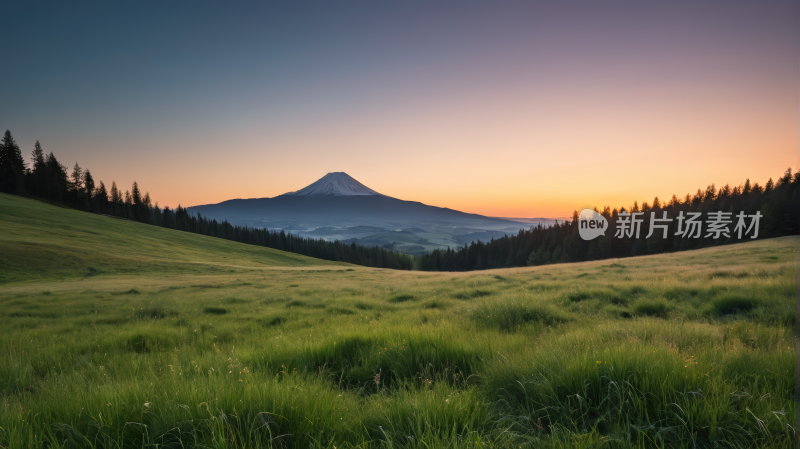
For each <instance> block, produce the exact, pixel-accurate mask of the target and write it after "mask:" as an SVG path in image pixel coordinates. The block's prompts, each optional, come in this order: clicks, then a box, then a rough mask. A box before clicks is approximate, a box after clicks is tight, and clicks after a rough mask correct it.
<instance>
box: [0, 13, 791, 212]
mask: <svg viewBox="0 0 800 449" xmlns="http://www.w3.org/2000/svg"><path fill="white" fill-rule="evenodd" d="M15 3H16V4H11V5H8V4H6V5H4V6H3V7H2V11H3V13H4V14H3V16H4V20H3V25H2V26H0V54H2V64H1V65H0V93H2V95H1V96H0V128H2V130H5V129H10V130H11V132H12V134H13V135H14V137H15V139H16V140H17V143H19V144H20V146H21V148H22V150H23V154H24V156H25V157H26V159H27V158H28V155H29V154H30V151H31V150H32V149H33V145H34V142H35V141H36V140H39V141H40V142H41V144H42V146H43V148H44V149H45V151H46V152H50V151H53V152H54V153H55V155H56V156H57V157H58V158H59V159H60V160H61V161H62V163H64V164H66V165H68V166H70V167H71V166H72V165H73V164H74V163H75V162H76V161H78V162H80V164H81V165H82V166H83V167H88V168H89V169H90V170H91V171H92V174H93V175H94V178H95V180H103V181H104V182H105V183H106V184H107V185H108V186H110V184H111V181H112V180H115V181H116V182H117V184H118V185H119V186H120V187H123V188H129V187H130V184H131V183H132V182H133V181H134V180H135V181H138V183H139V185H140V186H141V187H142V189H143V190H146V191H149V192H150V194H151V196H152V197H153V199H154V200H157V201H158V202H159V204H160V205H161V206H165V205H170V206H172V207H175V206H177V205H178V203H180V204H182V205H183V206H190V205H198V204H207V203H216V202H220V201H223V200H226V199H231V198H255V197H268V196H275V195H279V194H282V193H285V192H287V191H292V190H298V189H300V188H302V187H304V186H306V185H308V184H310V183H311V182H314V181H315V180H317V179H318V178H320V177H322V176H323V175H325V174H326V173H328V172H333V171H344V172H347V173H348V174H350V175H351V176H353V177H354V178H356V179H358V180H359V181H361V182H362V183H364V184H366V185H367V186H369V187H370V188H372V189H374V190H377V191H379V192H381V193H384V194H386V195H390V196H394V197H397V198H402V199H407V200H415V201H421V202H424V203H427V204H431V205H436V206H442V207H450V208H453V209H458V210H462V211H465V212H473V213H481V214H486V215H494V216H514V217H540V216H546V217H560V216H566V215H570V214H571V212H572V210H574V209H576V208H579V207H582V206H584V205H587V204H593V205H597V206H602V205H611V206H621V205H629V204H631V203H632V202H633V201H634V200H638V201H639V202H641V201H643V200H647V201H651V200H652V198H653V197H654V196H656V195H657V196H659V197H661V198H662V199H663V198H668V197H669V196H671V195H672V194H673V193H676V194H679V195H684V194H686V193H687V192H694V191H695V190H696V189H697V188H704V187H705V186H706V185H708V184H710V183H712V182H714V183H716V184H717V185H718V186H719V185H722V184H725V183H731V184H732V185H733V184H737V185H738V184H739V183H740V182H742V181H744V179H745V178H748V177H749V178H751V179H752V180H754V181H759V182H764V181H766V179H767V178H769V177H777V176H780V174H781V173H782V172H783V171H784V170H785V169H786V168H789V167H792V168H793V169H794V168H796V167H797V159H798V134H799V133H798V130H799V129H800V2H797V1H794V0H773V1H766V2H754V1H750V2H738V1H721V0H715V1H702V2H697V1H691V2H676V1H670V2H648V1H641V0H637V1H630V2H612V1H604V2H597V1H587V2H576V1H565V2H541V3H539V4H536V3H533V2H522V1H514V2H511V1H500V2H495V1H492V2H489V1H469V0H467V1H459V2H436V1H434V2H430V1H425V2H422V1H418V2H414V1H404V2H395V3H394V4H389V2H374V1H362V2H338V1H337V2H326V4H324V5H322V4H318V3H321V2H317V3H314V2H302V1H299V2H254V3H241V2H237V4H236V5H232V4H230V2H221V1H216V2H185V3H181V2H177V1H169V2H144V1H141V2H140V1H136V2H127V4H121V3H122V2H102V3H101V2H94V3H89V2H86V3H82V4H81V7H80V8H78V7H76V5H78V3H73V2H57V3H56V2H53V3H47V2H39V1H35V2H34V1H31V2H15ZM111 3H114V4H113V5H112V4H111ZM555 3H558V4H555Z"/></svg>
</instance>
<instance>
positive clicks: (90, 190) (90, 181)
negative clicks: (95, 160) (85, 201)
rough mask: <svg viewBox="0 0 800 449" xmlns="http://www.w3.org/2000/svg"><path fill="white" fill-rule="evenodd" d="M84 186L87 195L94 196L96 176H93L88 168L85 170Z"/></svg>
mask: <svg viewBox="0 0 800 449" xmlns="http://www.w3.org/2000/svg"><path fill="white" fill-rule="evenodd" d="M83 186H84V189H85V190H86V196H87V197H88V198H92V196H93V195H94V178H92V174H91V173H90V172H89V169H88V168H87V169H86V170H85V171H84V172H83Z"/></svg>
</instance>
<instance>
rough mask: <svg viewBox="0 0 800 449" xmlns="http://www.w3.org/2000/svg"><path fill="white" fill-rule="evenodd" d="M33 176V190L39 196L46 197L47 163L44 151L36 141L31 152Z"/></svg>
mask: <svg viewBox="0 0 800 449" xmlns="http://www.w3.org/2000/svg"><path fill="white" fill-rule="evenodd" d="M31 167H32V168H31V174H32V176H33V182H32V184H33V188H34V189H35V190H36V193H37V194H38V195H39V196H46V195H47V192H46V189H47V179H46V178H47V163H46V162H45V160H44V150H42V146H41V145H40V144H39V141H38V140H37V141H36V144H35V145H34V146H33V151H31Z"/></svg>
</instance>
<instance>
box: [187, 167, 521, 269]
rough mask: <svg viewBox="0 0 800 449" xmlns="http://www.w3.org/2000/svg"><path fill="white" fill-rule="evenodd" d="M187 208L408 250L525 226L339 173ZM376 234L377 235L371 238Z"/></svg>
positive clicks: (229, 218)
mask: <svg viewBox="0 0 800 449" xmlns="http://www.w3.org/2000/svg"><path fill="white" fill-rule="evenodd" d="M187 209H188V211H189V213H190V214H195V213H200V214H201V215H203V216H204V217H206V218H214V219H217V220H227V221H228V222H230V223H232V224H237V225H244V226H250V227H253V228H269V229H283V230H285V231H287V232H291V233H293V234H298V235H301V236H308V237H314V238H319V237H323V238H326V239H329V240H340V241H349V240H350V239H356V240H358V239H362V238H368V237H370V239H368V242H372V243H374V244H377V243H378V241H379V240H380V241H381V242H383V243H381V245H380V246H385V245H389V246H388V247H391V248H392V249H397V250H398V251H403V252H407V253H409V254H421V253H423V252H426V251H431V250H433V249H435V248H442V247H448V246H457V245H459V244H461V243H463V241H462V239H461V238H459V236H464V235H475V236H480V237H481V238H484V239H488V238H498V237H501V236H503V235H506V234H507V233H510V234H516V233H517V232H519V230H520V229H521V228H525V227H528V226H529V225H527V224H525V223H520V222H516V221H512V220H505V219H501V218H494V217H486V216H484V215H479V214H470V213H465V212H461V211H457V210H453V209H448V208H445V207H436V206H429V205H427V204H423V203H420V202H417V201H405V200H401V199H397V198H393V197H390V196H387V195H384V194H381V193H379V192H377V191H375V190H373V189H370V188H369V187H367V186H365V185H364V184H362V183H360V182H358V181H357V180H355V179H353V177H351V176H350V175H348V174H347V173H343V172H333V173H328V174H326V175H325V176H323V177H322V178H320V179H319V180H317V181H316V182H314V183H312V184H310V185H308V186H306V187H304V188H302V189H300V190H296V191H294V192H289V193H285V194H283V195H278V196H276V197H273V198H250V199H234V200H228V201H223V202H221V203H218V204H207V205H202V206H193V207H189V208H187ZM410 229H414V232H412V233H411V234H412V235H413V237H412V236H408V235H406V234H408V233H405V234H403V233H401V232H400V231H401V230H410ZM487 231H491V232H489V233H487ZM376 235H379V236H380V238H377V239H376V238H371V237H375V236H376ZM372 243H367V242H364V244H372ZM403 245H405V246H403Z"/></svg>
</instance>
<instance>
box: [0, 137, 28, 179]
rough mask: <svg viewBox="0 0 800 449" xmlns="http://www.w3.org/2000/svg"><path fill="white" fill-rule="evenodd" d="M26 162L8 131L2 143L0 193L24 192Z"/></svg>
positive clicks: (0, 148)
mask: <svg viewBox="0 0 800 449" xmlns="http://www.w3.org/2000/svg"><path fill="white" fill-rule="evenodd" d="M25 170H26V167H25V161H24V160H23V159H22V152H21V151H20V149H19V145H17V142H15V141H14V137H12V136H11V131H9V130H6V132H5V134H4V135H3V140H2V141H0V191H3V192H8V193H22V192H24V188H25V187H24V175H25Z"/></svg>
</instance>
